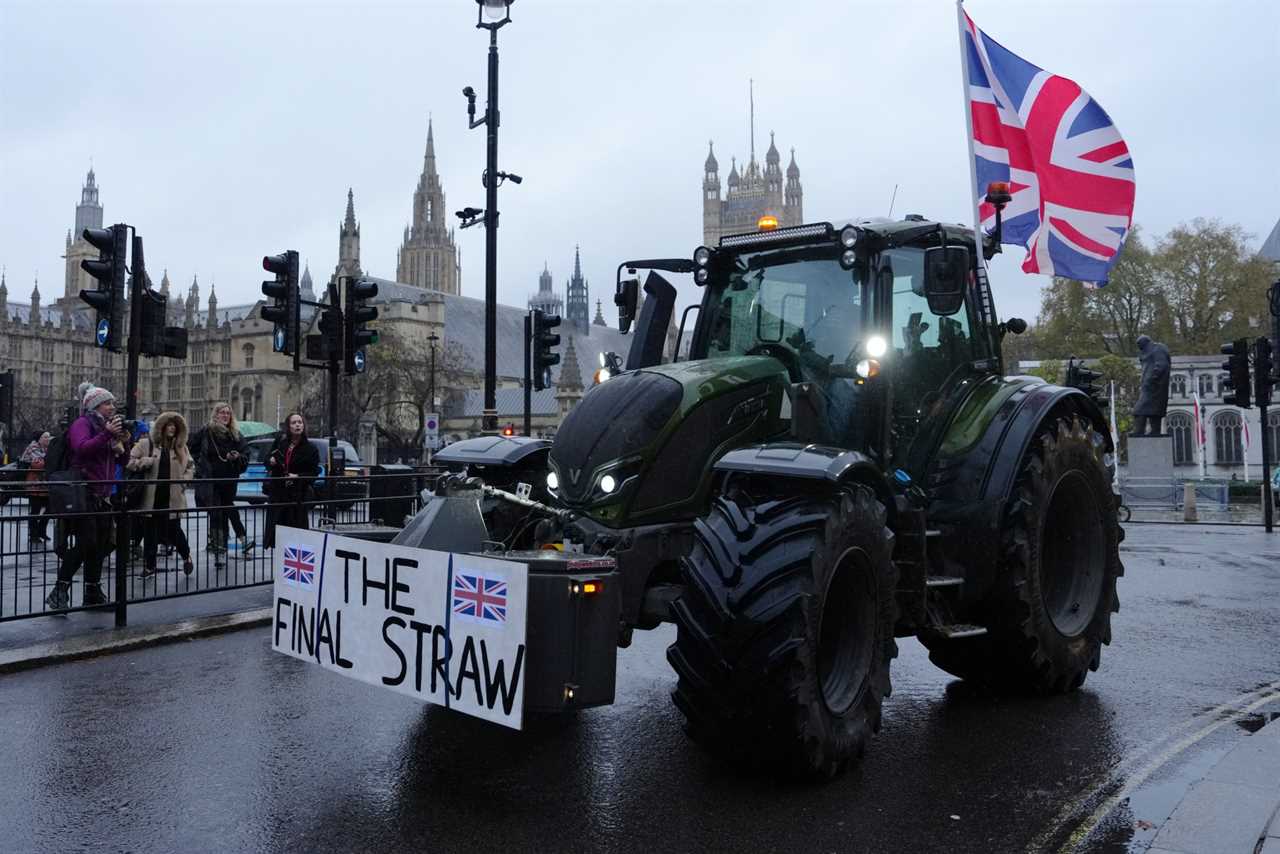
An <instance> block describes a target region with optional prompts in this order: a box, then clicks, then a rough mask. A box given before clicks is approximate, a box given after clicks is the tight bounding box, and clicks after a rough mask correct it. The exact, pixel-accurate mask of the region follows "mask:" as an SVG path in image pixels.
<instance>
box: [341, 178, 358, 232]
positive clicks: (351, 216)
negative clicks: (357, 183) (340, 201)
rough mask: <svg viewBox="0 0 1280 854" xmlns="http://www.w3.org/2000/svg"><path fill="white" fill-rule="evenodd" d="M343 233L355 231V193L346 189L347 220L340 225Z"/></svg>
mask: <svg viewBox="0 0 1280 854" xmlns="http://www.w3.org/2000/svg"><path fill="white" fill-rule="evenodd" d="M342 228H343V230H345V231H355V228H356V197H355V193H353V192H352V191H351V188H350V187H347V218H346V219H345V220H344V221H343V223H342Z"/></svg>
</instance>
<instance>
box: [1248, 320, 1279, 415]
mask: <svg viewBox="0 0 1280 854" xmlns="http://www.w3.org/2000/svg"><path fill="white" fill-rule="evenodd" d="M1253 347H1254V349H1253V396H1254V398H1255V399H1256V400H1257V403H1258V406H1270V405H1271V387H1272V386H1273V385H1275V384H1276V377H1275V358H1274V355H1273V352H1272V347H1271V339H1269V338H1267V337H1266V336H1265V335H1264V336H1262V337H1260V338H1259V339H1258V340H1257V341H1256V342H1254V345H1253Z"/></svg>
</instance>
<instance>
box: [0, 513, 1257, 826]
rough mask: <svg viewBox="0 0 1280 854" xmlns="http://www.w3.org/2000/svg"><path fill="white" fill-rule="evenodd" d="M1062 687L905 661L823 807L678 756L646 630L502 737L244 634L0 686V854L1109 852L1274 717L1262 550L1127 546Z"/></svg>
mask: <svg viewBox="0 0 1280 854" xmlns="http://www.w3.org/2000/svg"><path fill="white" fill-rule="evenodd" d="M1125 546H1126V548H1125V550H1124V554H1123V556H1124V559H1125V563H1126V568H1127V575H1126V577H1125V578H1124V579H1122V582H1121V587H1120V595H1121V603H1122V609H1121V612H1120V614H1118V615H1117V616H1116V618H1115V623H1114V626H1115V642H1114V644H1113V645H1112V646H1111V647H1109V648H1108V649H1107V650H1106V651H1105V653H1104V656H1103V662H1102V669H1101V670H1100V671H1099V672H1098V673H1096V674H1092V675H1091V676H1090V678H1089V680H1088V682H1087V683H1086V684H1085V687H1084V689H1083V690H1082V691H1080V692H1078V693H1076V694H1073V695H1070V696H1067V697H1061V698H1054V699H1047V700H1029V699H1003V698H993V697H987V696H981V695H976V694H974V693H973V692H971V691H970V690H968V689H967V688H966V686H964V685H963V684H962V683H959V682H955V681H954V680H952V679H951V678H950V677H948V676H947V675H946V674H944V673H942V672H941V671H939V670H937V669H935V668H934V667H933V666H932V665H930V664H929V662H928V659H927V657H926V655H925V653H924V651H923V649H922V648H921V647H920V646H919V645H918V644H917V643H916V642H915V641H912V640H907V641H903V642H902V643H901V646H902V653H901V655H900V656H899V658H898V659H897V661H896V662H895V664H894V670H893V677H894V694H893V696H892V697H891V698H890V699H889V700H888V701H887V703H886V707H885V725H884V731H883V732H882V733H881V735H880V736H879V737H878V738H877V739H876V740H875V741H874V743H873V744H872V747H871V749H870V750H869V751H868V754H867V756H866V759H865V760H864V761H863V763H862V764H861V765H860V766H858V767H856V768H855V769H853V770H852V771H851V772H850V773H848V774H847V775H846V776H844V777H842V778H841V779H839V780H837V781H835V782H834V783H831V784H828V785H825V786H820V787H819V786H796V785H793V784H788V783H783V782H778V781H775V780H772V779H768V778H764V777H759V776H755V777H752V776H746V777H744V776H740V775H738V774H736V773H735V772H734V771H733V770H732V769H730V768H728V767H725V766H723V765H720V764H718V763H716V762H714V761H713V760H711V759H709V758H707V757H706V756H704V755H703V754H702V753H700V752H699V751H698V750H697V749H696V748H694V747H693V746H692V745H690V744H689V743H687V742H686V740H685V738H684V736H683V734H682V731H681V728H680V725H681V719H680V716H679V714H678V713H677V712H676V711H675V709H674V708H673V707H672V705H671V703H670V701H669V699H668V693H669V691H670V689H671V687H672V683H673V677H672V675H671V674H670V672H669V671H668V669H667V667H666V664H665V658H664V656H663V650H664V648H665V646H666V644H667V643H668V642H669V641H670V640H671V638H672V635H673V632H672V631H670V630H669V629H664V630H662V631H658V632H651V633H648V634H642V633H638V634H637V639H636V643H635V645H634V646H633V647H632V648H631V649H628V650H624V651H622V652H621V658H620V667H619V685H618V702H617V704H616V705H615V706H612V707H609V708H604V709H597V710H592V711H588V712H583V713H581V714H579V715H577V716H575V717H573V718H571V719H567V720H553V721H541V722H537V723H535V724H533V725H531V726H530V727H529V728H528V729H527V730H526V731H525V732H523V733H515V732H511V731H508V730H504V729H502V728H500V727H496V726H492V725H488V724H484V723H481V722H478V721H473V720H471V719H468V718H464V717H461V716H458V715H456V714H454V713H450V712H445V711H443V710H439V709H434V708H428V707H423V706H421V705H419V704H417V703H416V702H414V701H412V700H410V699H407V698H404V697H400V696H397V695H393V694H390V693H385V692H382V691H379V690H377V689H374V688H370V687H367V686H365V685H362V684H359V683H356V682H354V681H351V680H347V679H343V678H342V677H340V676H337V675H334V674H331V673H326V672H322V671H320V670H319V669H316V668H313V667H309V666H307V665H305V664H303V663H301V662H297V661H295V660H292V659H288V658H285V657H284V656H281V655H278V654H275V653H272V652H271V651H270V650H269V631H268V630H267V629H261V630H256V631H252V632H242V633H239V634H235V635H229V636H224V637H220V638H215V639H210V640H202V641H196V642H188V643H184V644H179V645H175V646H169V647H160V648H155V649H150V650H144V651H140V652H136V653H129V654H125V655H118V656H113V657H109V658H103V659H98V660H94V661H87V662H82V663H76V664H69V665H63V666H59V667H53V668H47V669H44V670H39V671H32V672H27V673H20V674H14V675H11V676H7V677H4V678H3V681H0V734H2V735H0V781H3V784H0V850H4V851H28V850H42V851H48V850H60V851H61V850H70V849H78V848H92V849H93V850H95V851H108V850H132V851H171V850H193V851H204V850H271V851H285V850H288V851H350V850H366V849H367V850H380V849H388V850H403V849H421V850H431V851H477V850H519V851H526V850H547V851H641V850H652V849H658V850H679V851H710V850H717V851H718V850H751V851H796V850H804V851H1016V850H1028V849H1034V850H1041V849H1045V850H1058V849H1060V848H1061V847H1062V846H1063V845H1064V844H1066V843H1069V842H1070V843H1077V842H1078V843H1079V848H1080V850H1088V851H1125V850H1141V849H1142V848H1145V845H1146V843H1148V842H1149V841H1150V839H1151V837H1152V836H1154V832H1155V831H1154V828H1155V827H1157V826H1158V825H1159V824H1160V823H1161V822H1162V821H1163V820H1164V819H1165V818H1166V817H1167V815H1168V813H1169V812H1170V811H1171V810H1172V808H1173V806H1174V804H1175V803H1176V801H1177V799H1178V797H1180V796H1181V793H1182V792H1183V791H1184V790H1185V787H1186V786H1187V785H1188V784H1189V783H1190V782H1191V781H1192V780H1194V779H1195V778H1196V777H1197V776H1198V775H1199V774H1202V773H1203V772H1204V770H1205V769H1207V768H1208V767H1209V766H1211V765H1212V764H1213V762H1214V761H1216V759H1217V758H1218V757H1219V756H1221V755H1222V754H1223V753H1225V751H1226V750H1227V749H1229V748H1230V747H1231V746H1232V745H1234V744H1236V743H1237V742H1238V740H1239V739H1240V738H1243V737H1244V736H1245V732H1246V729H1247V728H1249V727H1256V726H1257V725H1258V724H1259V723H1260V722H1261V721H1262V720H1264V719H1265V718H1266V717H1269V716H1270V715H1271V714H1272V713H1278V712H1280V643H1277V638H1280V596H1278V595H1277V593H1280V535H1275V536H1272V537H1270V538H1268V537H1267V536H1266V535H1265V534H1262V533H1261V532H1260V531H1257V530H1256V529H1252V530H1251V529H1216V530H1212V531H1211V530H1210V529H1207V528H1195V527H1190V526H1165V525H1159V526H1157V525H1133V526H1130V528H1129V541H1128V542H1127V543H1126V544H1125Z"/></svg>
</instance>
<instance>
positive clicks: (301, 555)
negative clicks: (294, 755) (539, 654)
mask: <svg viewBox="0 0 1280 854" xmlns="http://www.w3.org/2000/svg"><path fill="white" fill-rule="evenodd" d="M276 543H277V546H276V552H277V554H276V566H275V608H274V613H275V619H274V621H273V626H272V636H271V646H272V649H274V650H275V651H276V652H280V653H283V654H285V655H289V656H292V657H294V658H300V659H302V660H304V661H310V662H313V663H317V664H319V665H320V666H321V667H323V668H325V669H327V670H334V671H337V672H339V673H342V674H343V675H345V676H349V677H351V678H353V679H359V680H360V681H362V682H368V683H369V684H370V685H377V686H380V687H385V688H389V689H391V690H393V691H397V692H399V693H401V694H408V695H409V696H411V697H416V698H418V699H419V700H423V701H425V702H428V703H434V704H436V705H441V706H445V707H446V708H450V709H456V710H457V711H460V712H465V713H466V714H469V715H475V716H476V717H480V718H484V719H485V720H489V721H494V722H495V723H500V724H503V725H504V726H509V727H512V728H514V729H519V728H520V727H521V724H522V722H523V713H524V682H525V678H524V677H525V673H524V671H525V667H526V656H527V653H526V651H525V617H526V611H525V607H526V603H527V598H528V568H527V567H526V566H525V565H523V564H519V563H512V562H510V561H504V560H494V559H492V558H484V557H476V556H473V555H464V554H450V553H448V552H437V551H429V550H427V549H414V548H407V547H405V546H395V545H390V544H387V543H374V542H368V541H365V540H356V539H352V538H350V537H340V536H337V535H334V534H326V533H323V532H319V531H302V530H298V529H296V528H285V527H280V528H277V529H276Z"/></svg>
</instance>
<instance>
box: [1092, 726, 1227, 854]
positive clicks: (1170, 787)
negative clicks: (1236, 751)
mask: <svg viewBox="0 0 1280 854" xmlns="http://www.w3.org/2000/svg"><path fill="white" fill-rule="evenodd" d="M1234 746H1235V742H1229V743H1225V744H1219V745H1216V746H1215V747H1214V748H1213V749H1211V750H1204V751H1202V752H1200V753H1198V754H1196V755H1195V756H1194V757H1192V758H1191V759H1190V760H1188V761H1185V762H1181V763H1180V764H1178V765H1177V766H1175V767H1173V768H1172V769H1166V772H1165V774H1163V775H1161V777H1160V780H1159V782H1156V783H1153V782H1151V781H1148V782H1147V783H1146V784H1145V785H1143V786H1141V787H1139V788H1138V789H1137V790H1136V791H1134V792H1133V793H1132V794H1130V795H1129V797H1128V799H1126V801H1125V802H1124V803H1122V804H1121V805H1120V806H1118V807H1116V809H1115V812H1113V813H1112V814H1111V816H1110V817H1108V818H1107V820H1106V821H1104V822H1103V823H1102V824H1101V825H1100V826H1099V827H1098V829H1097V830H1096V831H1095V832H1094V833H1093V834H1092V836H1093V838H1092V840H1085V841H1084V843H1083V844H1082V845H1081V846H1080V847H1079V849H1077V850H1082V851H1089V852H1096V854H1137V852H1143V851H1146V850H1147V849H1148V848H1149V847H1150V846H1151V843H1152V841H1153V840H1154V839H1155V838H1156V834H1157V833H1158V832H1159V831H1160V828H1161V827H1162V826H1163V825H1164V823H1165V822H1166V821H1168V820H1169V816H1171V815H1173V811H1174V809H1175V808H1176V807H1177V806H1178V803H1179V802H1180V801H1181V800H1182V799H1183V797H1185V796H1186V794H1187V790H1188V789H1189V788H1191V786H1193V785H1194V784H1195V783H1196V782H1198V781H1199V780H1201V779H1202V778H1203V777H1204V776H1205V775H1206V774H1208V773H1209V771H1210V770H1211V769H1212V768H1213V766H1214V765H1216V764H1217V763H1218V760H1219V759H1221V758H1222V757H1223V756H1226V755H1227V752H1228V751H1229V750H1231V748H1232V747H1234Z"/></svg>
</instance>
